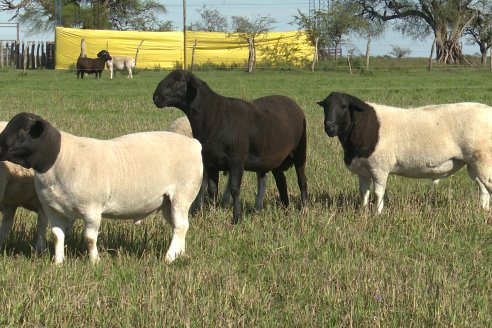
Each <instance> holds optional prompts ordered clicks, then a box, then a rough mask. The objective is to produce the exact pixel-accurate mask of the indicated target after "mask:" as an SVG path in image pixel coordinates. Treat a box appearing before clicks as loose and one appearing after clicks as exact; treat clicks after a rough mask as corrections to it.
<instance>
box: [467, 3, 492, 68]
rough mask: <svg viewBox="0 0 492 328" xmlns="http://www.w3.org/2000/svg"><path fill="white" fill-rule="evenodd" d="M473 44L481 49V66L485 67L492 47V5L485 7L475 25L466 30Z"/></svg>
mask: <svg viewBox="0 0 492 328" xmlns="http://www.w3.org/2000/svg"><path fill="white" fill-rule="evenodd" d="M464 34H465V35H466V36H468V37H469V41H470V42H471V43H476V44H478V46H479V47H480V54H481V64H482V65H485V62H486V60H487V50H488V49H489V48H490V47H491V46H492V5H490V4H487V6H485V4H484V6H483V8H481V10H480V11H479V12H478V15H477V17H476V19H475V20H474V21H473V23H472V24H471V25H470V26H469V27H468V28H466V29H465V33H464Z"/></svg>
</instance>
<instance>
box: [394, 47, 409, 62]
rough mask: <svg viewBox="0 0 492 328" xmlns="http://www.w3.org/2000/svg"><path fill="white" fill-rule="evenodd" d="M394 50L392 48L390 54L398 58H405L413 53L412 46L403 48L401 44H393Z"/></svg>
mask: <svg viewBox="0 0 492 328" xmlns="http://www.w3.org/2000/svg"><path fill="white" fill-rule="evenodd" d="M391 47H392V48H393V50H391V52H390V55H393V56H395V57H396V58H398V59H402V58H405V57H406V56H408V55H410V54H411V53H412V50H411V49H410V48H402V47H400V46H395V45H391Z"/></svg>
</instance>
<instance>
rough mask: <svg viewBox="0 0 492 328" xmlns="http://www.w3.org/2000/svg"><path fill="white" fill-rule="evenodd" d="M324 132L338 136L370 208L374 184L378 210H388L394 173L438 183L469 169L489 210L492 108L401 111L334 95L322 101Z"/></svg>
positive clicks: (459, 105) (459, 106)
mask: <svg viewBox="0 0 492 328" xmlns="http://www.w3.org/2000/svg"><path fill="white" fill-rule="evenodd" d="M318 105H320V106H321V107H323V108H324V114H325V119H324V128H325V132H326V134H327V135H328V136H329V137H335V136H337V137H338V139H339V141H340V143H341V145H342V147H343V150H344V162H345V165H346V166H347V167H348V169H349V170H350V171H352V172H353V173H355V174H357V175H358V176H359V192H360V197H361V202H362V205H363V206H364V207H366V206H367V204H368V202H369V194H370V185H371V182H373V183H374V192H375V194H376V205H377V212H378V213H381V211H382V210H383V206H384V200H383V197H384V193H385V189H386V181H387V179H388V175H389V174H396V175H400V176H404V177H409V178H430V179H432V180H433V181H435V182H437V181H438V180H439V179H442V178H445V177H448V176H450V175H452V174H453V173H455V172H457V171H458V170H459V169H461V168H462V167H463V166H465V165H467V170H468V174H469V175H470V178H471V179H472V180H475V181H476V182H477V184H478V186H479V189H480V204H481V206H482V208H484V209H485V210H488V209H489V201H490V193H491V192H492V155H491V154H492V107H489V106H487V105H484V104H479V103H455V104H442V105H432V106H425V107H419V108H412V109H401V108H396V107H389V106H384V105H380V104H373V103H365V102H363V101H362V100H360V99H358V98H356V97H354V96H351V95H348V94H344V93H339V92H332V93H330V94H329V95H328V97H326V98H325V99H324V100H322V101H320V102H318Z"/></svg>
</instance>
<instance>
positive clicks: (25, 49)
mask: <svg viewBox="0 0 492 328" xmlns="http://www.w3.org/2000/svg"><path fill="white" fill-rule="evenodd" d="M28 54H29V43H27V44H26V43H22V59H23V67H22V68H23V71H24V74H25V73H26V69H27V59H28Z"/></svg>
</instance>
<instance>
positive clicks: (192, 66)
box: [191, 39, 198, 72]
mask: <svg viewBox="0 0 492 328" xmlns="http://www.w3.org/2000/svg"><path fill="white" fill-rule="evenodd" d="M197 43H198V40H197V39H195V43H193V49H192V50H191V71H192V72H193V71H195V50H196V45H197Z"/></svg>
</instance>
